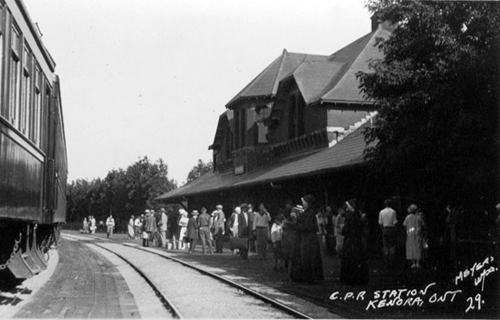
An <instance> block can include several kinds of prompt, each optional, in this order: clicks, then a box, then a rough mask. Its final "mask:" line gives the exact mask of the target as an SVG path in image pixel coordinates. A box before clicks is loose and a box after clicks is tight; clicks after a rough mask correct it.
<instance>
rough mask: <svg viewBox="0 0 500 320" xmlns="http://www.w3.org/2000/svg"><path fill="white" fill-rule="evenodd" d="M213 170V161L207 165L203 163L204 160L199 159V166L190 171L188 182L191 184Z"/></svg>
mask: <svg viewBox="0 0 500 320" xmlns="http://www.w3.org/2000/svg"><path fill="white" fill-rule="evenodd" d="M213 168H214V164H213V163H212V161H209V162H207V163H205V162H203V160H201V159H198V165H196V166H194V167H193V169H191V171H189V174H188V176H187V180H186V182H191V181H194V180H196V179H198V178H199V177H201V176H202V175H204V174H205V173H207V172H209V171H212V170H213Z"/></svg>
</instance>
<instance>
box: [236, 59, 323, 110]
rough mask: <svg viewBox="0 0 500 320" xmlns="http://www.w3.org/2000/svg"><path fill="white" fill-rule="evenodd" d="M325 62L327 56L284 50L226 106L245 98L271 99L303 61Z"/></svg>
mask: <svg viewBox="0 0 500 320" xmlns="http://www.w3.org/2000/svg"><path fill="white" fill-rule="evenodd" d="M306 58H308V59H315V60H327V59H328V56H322V55H310V54H303V53H292V52H288V51H287V50H286V49H284V50H283V53H282V54H281V56H279V57H278V58H276V59H275V60H274V61H273V62H272V63H271V64H270V65H269V66H268V67H267V68H265V69H264V70H263V71H262V72H261V73H260V74H259V75H258V76H257V77H255V79H253V80H252V81H251V82H250V83H249V84H248V85H247V86H246V87H245V88H243V90H241V91H240V92H239V93H238V94H237V95H236V96H235V97H234V98H233V99H231V101H229V102H228V103H227V104H226V107H227V108H231V107H232V106H233V105H234V104H235V103H236V102H238V101H240V100H244V99H245V98H256V97H271V96H274V95H275V94H276V91H277V90H278V84H279V83H280V81H281V80H282V79H283V78H284V77H286V76H287V75H289V74H290V72H292V71H293V70H295V69H296V68H297V67H298V66H299V65H300V64H301V63H302V62H303V61H304V59H306Z"/></svg>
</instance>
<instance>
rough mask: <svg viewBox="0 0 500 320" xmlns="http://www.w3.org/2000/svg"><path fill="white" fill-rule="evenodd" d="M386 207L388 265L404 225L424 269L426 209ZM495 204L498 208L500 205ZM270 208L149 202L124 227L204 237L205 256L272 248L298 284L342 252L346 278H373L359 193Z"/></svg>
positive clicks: (158, 235) (179, 243)
mask: <svg viewBox="0 0 500 320" xmlns="http://www.w3.org/2000/svg"><path fill="white" fill-rule="evenodd" d="M384 206H385V207H384V208H383V209H382V210H381V211H380V212H379V214H378V224H379V226H380V235H381V238H382V255H383V257H384V261H385V266H386V267H387V268H388V269H391V268H395V267H396V266H395V265H396V264H397V263H398V262H397V259H396V257H395V255H396V247H397V246H398V245H401V244H402V243H401V241H402V240H401V239H403V237H402V234H401V232H400V231H401V230H404V232H405V236H404V240H403V241H404V242H405V243H404V244H403V245H404V246H405V254H406V259H407V261H408V266H409V268H410V269H412V270H413V269H415V270H416V269H419V268H422V263H421V261H422V260H423V259H425V258H426V257H427V254H428V250H427V249H428V246H429V239H428V233H427V226H426V222H425V217H424V214H423V212H422V210H421V209H420V208H419V207H418V206H417V205H416V204H411V205H410V206H409V207H408V208H406V209H405V211H407V212H406V213H404V214H400V217H401V216H404V219H403V222H402V223H401V222H400V221H398V215H397V214H396V209H395V204H394V202H393V201H392V200H391V199H388V200H386V201H385V202H384ZM447 209H449V208H447ZM497 210H498V212H500V206H498V207H497ZM453 212H454V211H453V210H449V212H448V216H447V218H446V223H447V224H449V225H453V221H455V220H456V219H455V218H454V214H453ZM273 213H274V214H271V213H270V212H269V211H268V209H267V208H266V206H265V205H264V203H259V206H258V209H256V210H255V211H254V208H253V206H252V204H250V203H243V204H241V205H239V206H237V207H235V208H234V210H233V212H232V213H231V214H230V215H228V218H227V219H226V214H225V213H224V211H223V206H222V205H217V206H216V207H215V210H213V211H212V212H211V213H208V210H207V208H206V207H201V208H200V210H199V211H198V210H192V211H191V212H190V213H189V212H187V211H186V210H185V209H183V208H181V209H179V210H170V211H169V212H167V211H166V210H165V209H164V208H160V209H159V210H157V211H155V210H152V209H146V210H145V211H144V213H142V214H141V215H138V216H131V217H130V220H129V221H128V226H127V231H128V236H129V238H130V239H135V240H140V239H142V245H143V246H158V247H163V248H165V249H167V250H184V251H187V252H188V253H189V254H192V253H193V252H194V251H195V249H196V246H197V245H198V244H201V252H202V254H203V255H205V254H207V253H208V254H214V253H219V254H220V253H223V243H224V241H225V240H228V239H229V249H230V250H231V251H232V253H233V254H234V255H235V256H238V257H239V258H240V259H244V260H247V259H249V252H251V253H255V256H256V259H257V260H266V259H267V253H268V251H272V253H273V256H274V267H273V269H274V270H275V271H276V272H286V273H287V274H288V276H289V277H290V279H291V280H293V281H296V282H301V283H312V282H315V281H321V280H323V279H324V271H323V260H324V257H325V255H327V254H332V253H333V255H334V256H335V257H337V258H338V259H340V281H341V282H342V283H344V284H350V285H358V284H366V283H368V282H369V280H370V279H369V271H368V263H367V260H368V257H367V253H368V251H369V249H368V247H369V237H368V235H369V232H370V228H369V222H368V218H367V214H366V213H364V212H362V211H361V210H360V208H359V205H358V203H357V201H356V199H350V200H348V201H345V202H343V203H342V204H341V205H340V206H334V205H330V206H324V207H320V206H319V205H318V204H317V203H316V199H315V197H314V196H313V195H311V194H308V195H305V196H303V197H302V198H301V203H300V205H295V204H294V203H293V201H291V200H288V201H287V202H286V205H285V207H284V208H283V209H281V210H280V211H279V212H273ZM499 217H500V215H499ZM499 219H500V218H499ZM497 220H498V219H497ZM498 223H499V224H500V220H499V221H498ZM114 225H115V222H114V219H113V217H112V216H111V215H110V216H109V217H108V219H107V221H106V226H107V232H108V237H111V236H112V235H113V228H114ZM95 229H96V221H95V219H94V218H93V217H89V219H88V220H87V218H85V219H84V230H85V232H88V233H94V232H95ZM87 230H88V231H87ZM452 236H453V234H451V237H452ZM270 248H271V249H272V250H269V249H270Z"/></svg>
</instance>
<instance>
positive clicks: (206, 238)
mask: <svg viewBox="0 0 500 320" xmlns="http://www.w3.org/2000/svg"><path fill="white" fill-rule="evenodd" d="M211 227H212V219H211V217H210V215H209V214H208V213H207V208H205V207H201V214H200V216H199V217H198V228H199V232H200V238H201V245H202V251H203V254H205V245H207V244H208V250H209V251H210V254H212V253H213V252H212V241H211V240H210V228H211Z"/></svg>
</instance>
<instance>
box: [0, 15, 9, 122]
mask: <svg viewBox="0 0 500 320" xmlns="http://www.w3.org/2000/svg"><path fill="white" fill-rule="evenodd" d="M2 15H3V13H2V12H1V10H0V16H2ZM0 24H3V21H2V19H1V18H0ZM3 39H4V36H3V32H2V29H1V28H0V84H2V85H0V115H1V116H3V117H4V118H6V119H8V118H9V110H8V105H6V104H5V103H3V99H2V96H3V90H2V87H3V82H4V81H3Z"/></svg>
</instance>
